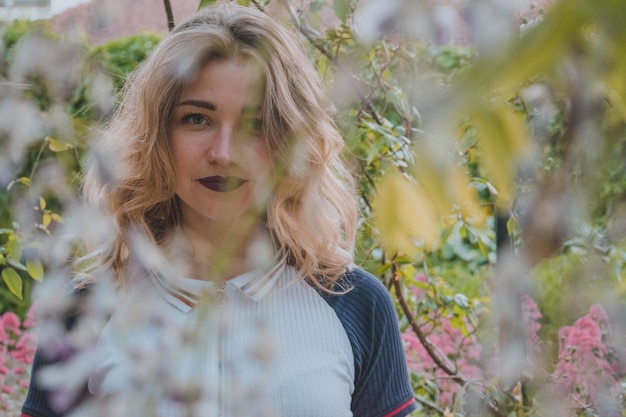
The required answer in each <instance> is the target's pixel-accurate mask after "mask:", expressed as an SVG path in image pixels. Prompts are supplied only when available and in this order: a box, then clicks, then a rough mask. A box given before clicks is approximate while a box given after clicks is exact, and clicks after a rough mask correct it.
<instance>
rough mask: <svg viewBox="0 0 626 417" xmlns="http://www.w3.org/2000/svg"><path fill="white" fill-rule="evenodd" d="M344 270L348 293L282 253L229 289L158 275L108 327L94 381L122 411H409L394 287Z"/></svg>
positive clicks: (310, 415) (321, 414)
mask: <svg viewBox="0 0 626 417" xmlns="http://www.w3.org/2000/svg"><path fill="white" fill-rule="evenodd" d="M344 279H345V281H346V284H347V285H350V286H351V287H352V290H351V291H349V292H348V293H346V294H344V295H339V296H332V295H328V294H321V293H319V292H318V291H317V290H316V289H314V288H313V287H312V286H311V285H309V284H308V283H307V282H306V281H304V280H303V279H302V278H301V277H300V276H299V275H298V273H297V271H296V270H295V269H294V268H293V267H291V266H289V265H287V264H286V262H285V261H284V259H281V260H279V261H278V262H276V263H274V264H272V265H271V266H270V267H265V268H258V269H255V270H252V271H249V272H247V273H245V274H242V275H240V276H238V277H235V278H233V279H231V280H229V281H227V282H226V285H225V286H224V288H223V289H218V288H216V286H215V285H214V284H213V283H211V282H207V281H200V280H195V279H188V278H180V279H176V280H168V279H166V278H165V277H164V276H163V275H160V274H154V276H153V277H152V278H151V279H150V280H149V281H147V282H144V283H143V285H140V286H137V287H136V288H134V289H133V290H132V291H130V292H129V293H128V296H127V297H126V298H125V300H124V301H123V302H122V303H121V304H120V305H119V307H118V308H117V309H116V311H115V312H114V314H113V316H112V317H111V319H110V321H109V322H108V324H107V325H106V327H105V328H104V330H103V332H102V334H101V337H100V340H99V349H100V358H101V360H100V361H99V362H98V363H97V364H96V366H95V370H94V373H93V375H92V376H91V378H90V380H89V390H90V392H91V393H93V394H95V395H96V396H98V397H99V398H104V399H106V400H107V401H109V406H110V407H112V408H111V410H115V411H116V413H117V414H118V415H123V416H126V415H128V416H137V415H149V416H164V417H165V416H167V417H178V416H188V415H189V416H206V417H214V416H215V417H218V416H220V417H222V416H223V417H240V416H242V417H243V416H245V417H254V416H259V417H261V416H264V417H265V416H267V417H269V416H275V417H296V416H297V417H331V416H332V417H344V416H345V417H349V416H353V415H354V416H372V417H373V416H377V417H378V416H385V417H387V416H389V417H392V416H393V417H396V416H397V417H400V416H405V415H407V414H408V413H409V412H410V411H411V410H413V408H414V404H413V394H412V391H411V390H410V386H409V384H408V378H407V375H406V366H405V362H404V355H403V351H402V346H401V342H400V338H399V333H398V331H397V321H396V320H397V319H396V316H395V312H394V310H393V305H392V303H391V300H390V298H389V294H388V293H387V292H386V289H385V288H384V287H383V286H382V284H380V282H378V281H377V280H376V279H375V278H373V277H371V276H370V275H369V274H366V273H364V272H363V271H361V270H358V269H355V270H353V271H351V272H348V273H347V274H346V276H345V277H344ZM138 300H141V302H138ZM381 308H382V309H381ZM381 312H382V314H381ZM394 326H395V328H394ZM394 329H395V330H394ZM387 339H389V340H390V342H389V343H387Z"/></svg>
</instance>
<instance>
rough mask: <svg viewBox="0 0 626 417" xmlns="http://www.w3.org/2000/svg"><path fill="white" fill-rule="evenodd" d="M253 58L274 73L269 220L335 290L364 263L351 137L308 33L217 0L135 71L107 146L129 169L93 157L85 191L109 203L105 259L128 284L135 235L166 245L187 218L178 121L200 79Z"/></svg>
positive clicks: (103, 141) (290, 253) (267, 119)
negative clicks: (174, 155)
mask: <svg viewBox="0 0 626 417" xmlns="http://www.w3.org/2000/svg"><path fill="white" fill-rule="evenodd" d="M236 57H246V58H252V59H253V60H254V61H256V62H258V63H259V64H260V65H261V68H263V69H264V71H265V96H264V99H263V103H262V110H261V120H262V126H263V127H262V129H263V133H264V136H265V138H266V141H267V146H268V148H269V149H270V153H271V155H272V158H273V162H274V164H275V167H276V169H277V171H279V172H281V173H282V174H281V175H280V177H279V179H278V181H277V184H276V186H275V188H274V190H273V193H272V197H271V199H270V201H269V203H268V207H267V213H266V219H267V220H266V226H267V228H268V229H269V230H270V232H271V234H272V237H273V239H274V240H275V242H276V243H277V245H278V246H279V247H280V249H281V250H282V252H283V253H284V254H286V256H287V260H288V262H289V263H290V264H291V265H293V266H294V267H295V268H296V269H297V270H298V271H299V273H300V275H301V276H302V277H304V278H305V279H307V280H308V281H309V282H311V283H312V284H313V285H314V286H316V287H318V288H319V289H322V290H328V291H332V289H333V287H334V284H335V282H336V281H337V279H338V278H339V277H340V276H341V275H342V274H344V273H345V270H346V268H347V267H349V266H350V265H351V264H352V261H353V257H352V256H353V249H354V240H355V233H356V221H357V205H356V193H355V187H354V179H353V178H352V175H351V174H350V172H349V171H348V170H347V169H346V167H345V165H344V162H343V160H342V156H341V153H342V150H343V147H344V143H343V140H342V137H341V135H340V134H339V132H338V131H337V129H336V127H335V124H334V121H333V115H334V108H333V105H332V103H331V102H330V100H329V99H328V97H327V96H326V95H325V91H324V87H323V85H322V82H321V80H320V78H319V75H318V73H317V71H316V70H315V68H314V67H313V65H312V64H311V63H310V61H309V58H308V57H307V55H306V54H305V52H304V50H303V48H302V46H301V44H300V43H299V41H298V36H297V35H296V34H295V33H292V32H290V31H289V30H288V29H286V28H285V27H284V26H282V25H281V24H280V23H279V22H277V21H276V20H274V19H273V18H271V17H269V16H267V15H266V14H265V13H263V12H261V11H258V10H255V9H252V8H247V7H240V6H236V5H233V4H217V5H214V6H212V7H208V8H205V9H202V10H200V11H199V12H197V13H196V14H194V15H193V16H191V17H189V18H187V19H186V20H185V21H183V22H182V23H181V24H180V25H179V26H178V27H177V28H175V29H174V30H173V31H172V33H171V34H170V35H169V36H167V37H166V38H165V39H164V40H163V41H162V42H161V43H160V44H159V45H158V46H157V47H156V49H155V50H154V51H153V52H152V53H151V55H150V56H149V57H148V58H147V59H146V61H144V62H143V63H142V64H141V65H140V67H139V68H138V69H137V70H136V71H135V72H134V73H132V74H131V75H130V77H129V79H128V81H127V83H126V86H125V88H124V90H123V92H122V96H121V97H122V99H121V102H120V104H119V106H118V107H117V109H116V111H115V113H114V114H113V116H112V118H111V119H110V120H109V122H108V123H107V125H106V127H105V128H104V129H103V130H102V132H101V134H100V136H99V138H98V142H97V144H98V147H99V148H100V149H102V148H104V149H107V151H108V152H109V153H111V154H112V155H114V157H115V158H117V159H120V161H121V163H122V166H123V167H125V169H123V170H121V171H120V172H121V173H119V172H118V173H117V175H118V178H116V179H115V180H114V181H111V180H109V179H108V178H107V175H103V173H102V172H103V169H102V164H101V163H95V162H93V160H92V163H90V164H87V167H86V170H85V177H84V182H83V196H84V199H85V200H86V202H87V203H89V204H94V205H96V206H100V207H104V208H105V209H108V210H109V211H110V212H111V213H112V215H113V218H114V220H115V224H116V228H117V230H116V233H115V238H114V239H113V240H112V242H111V243H110V244H108V245H107V247H105V248H102V249H101V250H100V251H98V252H99V264H100V265H101V266H102V267H106V268H110V269H112V270H113V272H114V273H115V276H116V277H117V279H118V282H120V283H123V281H124V280H125V276H126V272H127V271H126V269H127V265H128V258H129V246H130V244H129V241H128V240H129V231H130V230H131V229H133V230H134V229H139V230H142V231H143V233H145V235H147V236H148V237H149V239H151V240H153V242H154V243H156V244H157V245H162V244H163V243H164V241H165V239H166V237H167V236H168V234H170V232H172V231H173V230H174V229H175V227H176V226H177V225H178V224H179V221H180V216H181V214H180V210H179V204H178V200H177V197H176V195H175V194H174V191H173V178H174V171H173V165H172V159H171V154H170V147H169V140H168V125H169V121H170V117H171V114H172V112H173V109H174V106H175V104H176V102H177V100H178V98H179V96H180V94H181V92H182V91H183V89H184V88H185V86H186V85H187V84H188V83H190V82H191V80H193V79H194V75H195V74H197V72H198V71H200V70H201V69H202V68H203V66H204V65H206V64H207V63H208V62H211V61H212V60H216V59H227V58H236Z"/></svg>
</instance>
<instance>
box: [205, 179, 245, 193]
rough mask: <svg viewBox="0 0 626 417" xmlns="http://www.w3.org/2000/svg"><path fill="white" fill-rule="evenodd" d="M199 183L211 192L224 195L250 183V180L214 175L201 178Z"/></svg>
mask: <svg viewBox="0 0 626 417" xmlns="http://www.w3.org/2000/svg"><path fill="white" fill-rule="evenodd" d="M198 182H199V183H200V184H202V186H204V187H206V188H208V189H209V190H212V191H218V192H222V193H224V192H229V191H234V190H236V189H237V188H239V187H241V186H242V185H244V184H245V183H246V182H248V180H244V179H243V178H239V177H231V176H226V177H222V176H220V175H212V176H210V177H205V178H200V179H199V180H198Z"/></svg>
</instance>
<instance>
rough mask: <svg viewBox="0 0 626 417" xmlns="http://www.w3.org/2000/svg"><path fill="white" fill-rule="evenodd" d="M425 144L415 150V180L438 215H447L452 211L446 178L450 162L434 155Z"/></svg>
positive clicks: (434, 152)
mask: <svg viewBox="0 0 626 417" xmlns="http://www.w3.org/2000/svg"><path fill="white" fill-rule="evenodd" d="M436 153H437V152H436V151H433V150H431V149H430V148H429V147H427V146H426V145H425V144H421V145H420V144H418V145H417V146H416V148H415V154H416V155H417V161H416V163H415V166H414V169H413V173H414V175H415V178H416V179H417V181H418V182H419V184H420V186H422V187H423V189H424V191H425V192H426V193H427V194H428V196H429V197H430V199H431V201H432V203H433V204H434V205H435V208H436V210H437V211H438V212H439V214H442V215H444V214H447V213H449V212H450V211H451V210H452V204H453V202H452V200H451V199H450V195H449V193H448V192H447V184H446V177H447V172H448V170H449V169H450V165H451V161H450V160H449V159H446V158H442V157H441V156H440V155H436Z"/></svg>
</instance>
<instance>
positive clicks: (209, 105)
mask: <svg viewBox="0 0 626 417" xmlns="http://www.w3.org/2000/svg"><path fill="white" fill-rule="evenodd" d="M176 106H195V107H201V108H203V109H207V110H212V111H215V110H216V109H217V106H216V105H215V104H213V103H211V102H210V101H204V100H194V99H189V100H184V101H181V102H180V103H177V104H176Z"/></svg>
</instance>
